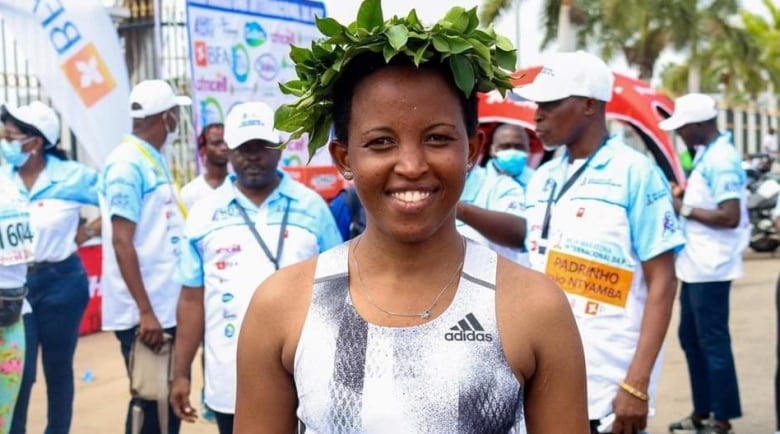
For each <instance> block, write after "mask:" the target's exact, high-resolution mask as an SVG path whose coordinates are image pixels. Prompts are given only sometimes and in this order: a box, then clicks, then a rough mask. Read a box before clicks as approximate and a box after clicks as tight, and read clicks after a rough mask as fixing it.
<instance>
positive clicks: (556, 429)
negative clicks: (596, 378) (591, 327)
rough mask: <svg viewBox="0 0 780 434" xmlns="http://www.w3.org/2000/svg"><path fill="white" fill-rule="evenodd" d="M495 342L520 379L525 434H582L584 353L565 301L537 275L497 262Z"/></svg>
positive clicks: (585, 427) (585, 418)
mask: <svg viewBox="0 0 780 434" xmlns="http://www.w3.org/2000/svg"><path fill="white" fill-rule="evenodd" d="M496 297H497V300H496V301H497V304H498V306H499V307H498V315H499V327H500V331H501V342H502V344H503V345H504V351H505V353H506V356H507V360H508V361H509V364H510V366H511V367H512V369H513V371H514V372H515V375H517V376H518V379H520V381H521V382H523V383H524V386H523V387H524V388H525V394H524V396H525V397H524V399H525V402H524V406H525V418H526V426H527V428H528V433H529V434H588V433H589V432H590V427H589V423H588V408H587V402H588V400H587V393H586V380H585V356H584V354H583V350H582V342H581V340H580V335H579V332H578V330H577V324H576V322H575V321H574V316H573V315H572V313H571V308H570V307H569V302H568V300H567V298H566V296H565V295H564V293H563V291H561V290H560V289H559V288H558V287H557V286H556V285H555V284H553V283H552V281H550V280H549V279H547V278H546V277H544V276H543V275H542V274H540V273H537V272H534V271H531V270H528V269H525V268H523V267H520V266H517V265H515V264H510V263H508V262H507V261H506V260H503V259H502V260H501V261H500V262H499V280H498V288H497V294H496Z"/></svg>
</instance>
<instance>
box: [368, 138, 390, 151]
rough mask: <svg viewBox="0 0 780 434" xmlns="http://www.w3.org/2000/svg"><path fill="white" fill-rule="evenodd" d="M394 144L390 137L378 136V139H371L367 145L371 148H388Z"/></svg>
mask: <svg viewBox="0 0 780 434" xmlns="http://www.w3.org/2000/svg"><path fill="white" fill-rule="evenodd" d="M392 144H393V142H392V140H390V138H389V137H378V138H376V139H371V140H369V141H368V142H367V143H366V145H365V146H366V147H370V148H386V147H388V146H390V145H392Z"/></svg>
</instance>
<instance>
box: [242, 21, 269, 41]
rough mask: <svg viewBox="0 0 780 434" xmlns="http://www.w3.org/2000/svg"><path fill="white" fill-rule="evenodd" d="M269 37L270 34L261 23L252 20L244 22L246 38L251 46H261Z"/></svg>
mask: <svg viewBox="0 0 780 434" xmlns="http://www.w3.org/2000/svg"><path fill="white" fill-rule="evenodd" d="M267 39H268V34H266V33H265V29H263V26H261V25H260V23H257V22H254V21H250V22H248V23H246V24H244V40H245V41H246V44H247V45H249V46H250V47H259V46H261V45H263V44H265V41H266V40H267Z"/></svg>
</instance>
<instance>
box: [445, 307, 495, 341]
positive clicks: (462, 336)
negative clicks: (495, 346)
mask: <svg viewBox="0 0 780 434" xmlns="http://www.w3.org/2000/svg"><path fill="white" fill-rule="evenodd" d="M450 330H452V331H449V332H447V333H445V334H444V340H446V341H456V342H459V341H468V342H475V341H476V342H493V335H492V334H490V333H486V332H485V329H484V328H482V324H480V323H479V321H477V318H476V317H475V316H474V314H473V313H470V314H468V315H466V316H465V317H464V318H463V319H462V320H460V321H458V324H456V325H454V326H452V327H450Z"/></svg>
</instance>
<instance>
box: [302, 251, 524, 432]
mask: <svg viewBox="0 0 780 434" xmlns="http://www.w3.org/2000/svg"><path fill="white" fill-rule="evenodd" d="M348 252H349V248H348V244H343V245H341V246H339V247H337V248H335V249H332V250H330V251H327V252H325V253H323V254H322V255H320V257H319V259H318V262H317V269H316V274H315V279H314V289H313V293H312V301H311V305H310V307H309V311H308V314H307V316H306V320H305V323H304V326H303V331H302V334H301V338H300V341H299V343H298V348H297V349H296V353H295V366H294V374H295V385H296V388H297V392H298V410H297V416H298V420H299V422H300V423H299V431H300V432H305V433H306V434H331V433H339V434H341V433H366V434H381V433H394V434H395V433H404V434H413V433H420V434H422V433H426V434H427V433H442V434H444V433H452V434H456V433H457V434H488V433H491V434H492V433H502V434H504V433H511V434H518V433H524V432H525V424H524V421H523V403H522V401H523V400H522V396H523V394H522V391H521V386H520V383H519V382H518V381H517V379H516V377H515V375H514V373H513V372H512V370H511V368H510V367H509V365H508V363H507V360H506V357H505V356H504V352H503V349H502V346H501V340H500V339H499V335H498V327H497V324H496V303H495V299H496V297H495V281H496V277H495V276H496V254H495V253H494V252H493V251H491V250H490V249H488V248H486V247H483V246H480V245H477V244H476V243H473V242H468V243H467V248H466V259H465V262H464V265H463V273H462V276H461V279H460V281H459V284H458V289H457V293H456V294H455V298H454V299H453V301H452V303H451V305H450V306H449V307H448V308H447V310H446V311H444V313H442V314H441V315H440V316H439V317H437V318H435V319H434V320H433V321H430V322H428V323H426V324H422V325H419V326H414V327H382V326H377V325H373V324H369V323H367V322H366V321H365V320H364V319H363V318H362V317H361V316H360V315H358V313H357V312H356V311H355V309H354V307H353V306H352V303H351V299H350V295H349V288H348V274H347V273H348V271H347V270H348V269H347V264H348Z"/></svg>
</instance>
